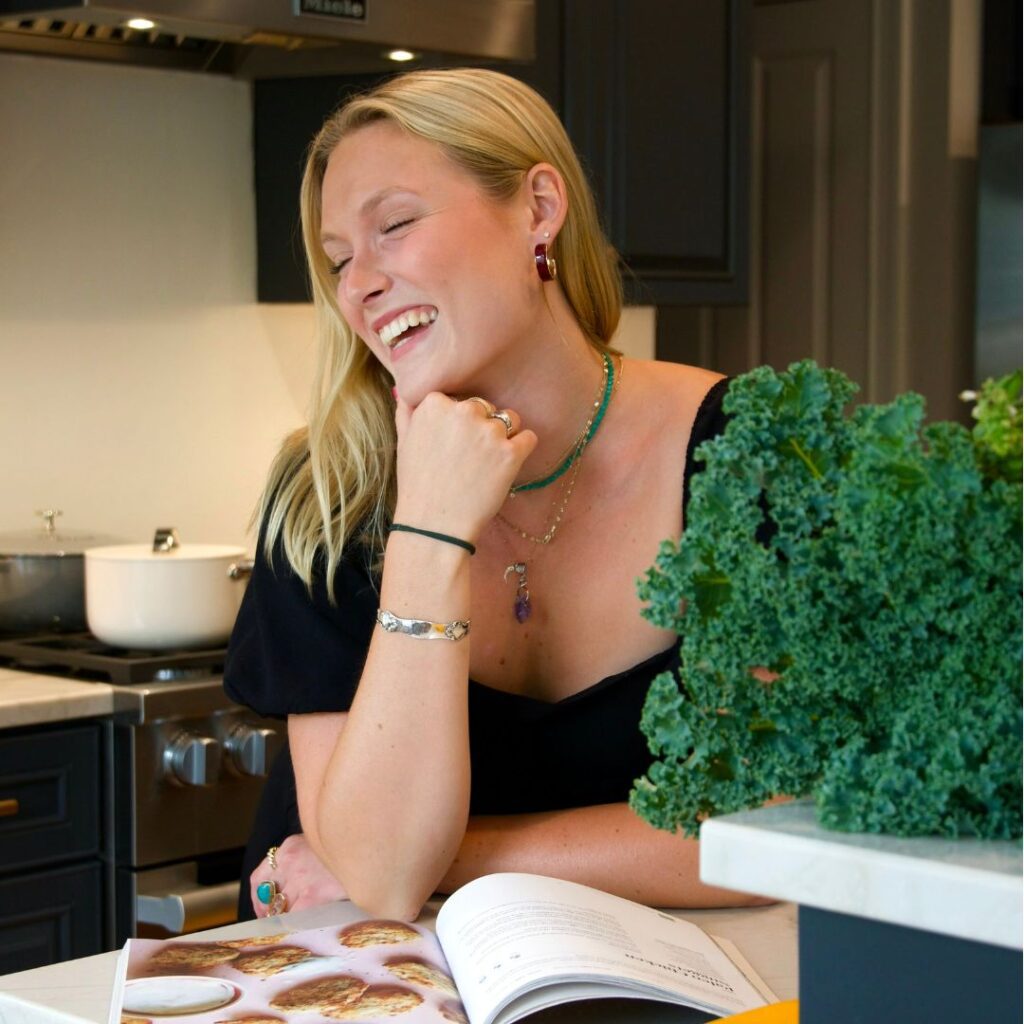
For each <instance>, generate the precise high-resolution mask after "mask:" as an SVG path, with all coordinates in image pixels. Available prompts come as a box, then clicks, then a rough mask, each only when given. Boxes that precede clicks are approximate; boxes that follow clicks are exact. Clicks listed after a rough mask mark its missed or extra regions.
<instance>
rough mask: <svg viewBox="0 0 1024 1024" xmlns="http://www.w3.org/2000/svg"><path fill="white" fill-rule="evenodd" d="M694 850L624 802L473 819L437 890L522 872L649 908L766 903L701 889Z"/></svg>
mask: <svg viewBox="0 0 1024 1024" xmlns="http://www.w3.org/2000/svg"><path fill="white" fill-rule="evenodd" d="M699 848H700V847H699V843H698V842H697V840H695V839H685V838H683V837H681V836H678V835H673V834H672V833H669V832H663V831H660V830H658V829H655V828H653V827H652V826H651V825H648V824H647V823H646V822H644V821H642V820H641V819H640V818H639V817H637V815H635V814H634V813H633V812H632V811H631V810H630V809H629V806H628V805H627V804H625V803H621V804H602V805H600V806H596V807H580V808H574V809H571V810H564V811H549V812H544V813H538V814H518V815H508V816H493V817H491V816H484V817H473V818H471V819H470V821H469V826H468V828H467V830H466V834H465V837H464V838H463V841H462V845H461V846H460V848H459V852H458V855H457V856H456V858H455V860H454V861H453V862H452V865H451V867H450V868H449V870H448V871H447V873H446V874H445V876H444V878H443V879H442V880H441V884H440V886H439V891H440V892H443V893H451V892H454V891H455V890H456V889H458V888H459V887H460V886H462V885H465V884H466V882H469V881H471V880H472V879H474V878H477V877H479V876H480V875H485V874H490V873H492V872H495V871H524V872H530V873H533V874H540V875H551V876H554V877H557V878H565V879H568V880H569V881H573V882H582V883H583V884H584V885H590V886H593V887H594V888H596V889H603V890H604V891H606V892H612V893H615V894H616V895H618V896H624V897H625V898H627V899H631V900H635V901H637V902H638V903H645V904H647V905H649V906H659V907H726V906H743V905H747V904H754V903H764V902H767V901H765V900H763V899H761V898H760V897H755V896H749V895H746V894H744V893H738V892H732V891H731V890H728V889H719V888H715V887H714V886H708V885H703V884H702V883H701V882H700V878H699Z"/></svg>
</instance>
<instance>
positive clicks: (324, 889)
mask: <svg viewBox="0 0 1024 1024" xmlns="http://www.w3.org/2000/svg"><path fill="white" fill-rule="evenodd" d="M276 860H277V870H276V871H275V870H271V867H270V864H269V862H268V861H267V859H266V857H264V858H263V860H261V861H260V864H259V867H258V868H256V870H255V871H254V872H253V873H252V874H251V875H250V876H249V898H250V899H251V900H252V906H253V910H255V911H256V916H257V917H267V916H268V914H269V913H270V907H268V906H267V905H266V904H265V903H261V902H260V901H259V900H258V899H257V898H256V887H257V886H258V885H259V884H260V883H261V882H269V881H271V880H273V881H274V882H276V883H277V888H278V891H279V892H283V893H284V895H285V897H286V899H287V904H286V905H285V907H284V910H285V912H287V911H289V910H304V909H305V908H306V907H316V906H319V905H320V904H321V903H330V902H331V901H333V900H345V899H348V894H347V893H346V892H345V890H344V888H342V885H341V883H340V882H339V881H338V880H337V879H336V878H335V877H334V875H332V874H331V872H330V871H328V869H327V868H326V867H325V866H324V863H323V861H321V860H320V858H319V857H317V855H316V854H315V853H314V852H313V847H312V846H310V845H309V842H308V841H307V840H306V837H305V836H304V835H302V834H301V833H299V834H297V835H293V836H289V837H288V838H287V839H286V840H285V841H284V842H283V843H282V844H281V845H280V846H279V847H278V848H277V856H276Z"/></svg>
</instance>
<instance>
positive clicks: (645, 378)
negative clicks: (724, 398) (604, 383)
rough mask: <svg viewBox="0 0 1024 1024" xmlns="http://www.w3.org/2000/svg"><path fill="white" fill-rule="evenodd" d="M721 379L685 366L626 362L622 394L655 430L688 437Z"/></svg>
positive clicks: (704, 371) (699, 368)
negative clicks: (712, 390)
mask: <svg viewBox="0 0 1024 1024" xmlns="http://www.w3.org/2000/svg"><path fill="white" fill-rule="evenodd" d="M722 376H723V375H722V374H721V373H716V372H715V371H714V370H705V369H703V368H702V367H699V366H688V365H686V364H684V363H664V362H659V361H657V360H645V359H627V360H626V361H625V365H624V367H623V375H622V381H623V392H624V394H628V396H629V397H628V401H629V404H630V405H631V406H632V407H633V409H634V410H635V411H639V410H643V419H644V420H645V421H646V422H647V423H649V424H650V425H651V426H652V427H654V428H656V429H658V430H666V429H670V428H672V429H675V430H681V431H684V432H686V433H688V432H689V429H690V427H691V425H692V424H693V420H694V417H695V416H696V415H697V410H698V409H699V408H700V404H701V402H702V401H703V400H704V396H705V395H706V394H707V393H708V391H709V389H710V388H711V387H713V386H714V384H715V383H717V382H718V381H720V380H721V379H722ZM624 404H625V403H624Z"/></svg>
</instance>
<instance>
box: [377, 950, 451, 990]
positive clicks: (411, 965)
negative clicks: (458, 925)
mask: <svg viewBox="0 0 1024 1024" xmlns="http://www.w3.org/2000/svg"><path fill="white" fill-rule="evenodd" d="M384 966H385V967H386V968H387V971H388V973H389V974H393V975H394V976H395V977H396V978H398V979H399V980H400V981H408V982H411V983H412V984H414V985H422V986H423V987H424V988H433V989H436V990H437V991H438V992H444V993H445V995H449V996H457V995H458V994H459V990H458V989H457V988H456V987H455V982H454V981H452V979H451V977H450V976H449V975H448V974H446V973H445V972H444V971H442V970H441V968H440V967H436V966H435V965H434V964H431V963H428V962H427V961H426V960H420V959H418V958H417V957H395V958H394V959H392V960H386V961H385V962H384Z"/></svg>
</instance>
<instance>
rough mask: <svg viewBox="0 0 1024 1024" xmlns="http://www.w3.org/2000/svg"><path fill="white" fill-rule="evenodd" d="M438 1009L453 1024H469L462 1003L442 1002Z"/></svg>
mask: <svg viewBox="0 0 1024 1024" xmlns="http://www.w3.org/2000/svg"><path fill="white" fill-rule="evenodd" d="M437 1009H438V1012H439V1013H440V1014H441V1016H442V1017H444V1019H445V1020H447V1021H451V1024H469V1018H468V1017H467V1016H466V1011H465V1010H464V1009H463V1008H462V1003H442V1004H441V1005H440V1006H439V1007H438V1008H437Z"/></svg>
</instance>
